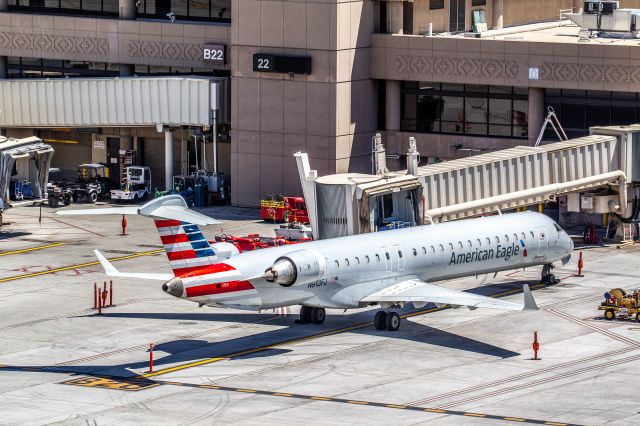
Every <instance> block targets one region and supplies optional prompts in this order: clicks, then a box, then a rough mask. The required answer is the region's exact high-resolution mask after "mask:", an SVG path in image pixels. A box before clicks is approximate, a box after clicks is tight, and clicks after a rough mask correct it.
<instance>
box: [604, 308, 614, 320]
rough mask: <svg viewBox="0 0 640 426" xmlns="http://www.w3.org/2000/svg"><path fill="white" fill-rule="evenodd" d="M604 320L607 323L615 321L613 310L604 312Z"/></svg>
mask: <svg viewBox="0 0 640 426" xmlns="http://www.w3.org/2000/svg"><path fill="white" fill-rule="evenodd" d="M604 319H606V320H607V321H613V320H614V319H616V312H615V311H614V310H613V309H607V310H606V311H604Z"/></svg>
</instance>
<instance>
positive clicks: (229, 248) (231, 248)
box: [210, 242, 240, 259]
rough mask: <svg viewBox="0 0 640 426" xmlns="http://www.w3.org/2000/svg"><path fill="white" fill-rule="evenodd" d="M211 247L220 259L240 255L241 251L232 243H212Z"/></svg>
mask: <svg viewBox="0 0 640 426" xmlns="http://www.w3.org/2000/svg"><path fill="white" fill-rule="evenodd" d="M210 245H211V248H212V249H213V252H214V253H215V254H216V256H218V257H219V258H220V259H229V258H230V257H233V256H235V255H238V254H240V250H238V247H236V246H235V245H233V244H231V243H225V242H219V243H212V244H210Z"/></svg>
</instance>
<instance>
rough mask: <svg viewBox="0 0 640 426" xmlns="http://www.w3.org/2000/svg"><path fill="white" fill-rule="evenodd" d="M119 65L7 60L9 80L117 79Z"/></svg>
mask: <svg viewBox="0 0 640 426" xmlns="http://www.w3.org/2000/svg"><path fill="white" fill-rule="evenodd" d="M119 68H120V67H119V65H118V64H108V63H105V62H86V61H67V60H60V59H41V58H21V57H17V56H10V57H8V58H7V75H8V77H9V78H15V79H18V78H64V77H115V76H117V75H118V72H119Z"/></svg>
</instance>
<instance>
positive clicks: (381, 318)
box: [373, 311, 400, 331]
mask: <svg viewBox="0 0 640 426" xmlns="http://www.w3.org/2000/svg"><path fill="white" fill-rule="evenodd" d="M373 326H374V327H375V328H376V330H389V331H396V330H397V329H399V328H400V315H398V313H397V312H385V311H378V312H376V316H375V317H373Z"/></svg>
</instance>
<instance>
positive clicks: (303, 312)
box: [300, 306, 312, 324]
mask: <svg viewBox="0 0 640 426" xmlns="http://www.w3.org/2000/svg"><path fill="white" fill-rule="evenodd" d="M311 311H312V308H311V307H309V306H302V307H301V308H300V322H301V323H302V324H309V323H310V322H311Z"/></svg>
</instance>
